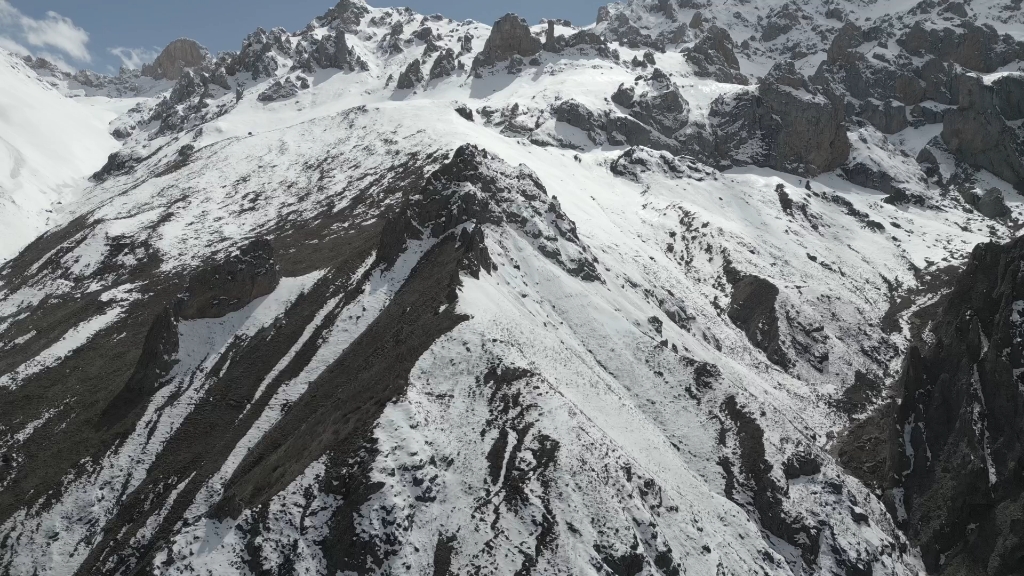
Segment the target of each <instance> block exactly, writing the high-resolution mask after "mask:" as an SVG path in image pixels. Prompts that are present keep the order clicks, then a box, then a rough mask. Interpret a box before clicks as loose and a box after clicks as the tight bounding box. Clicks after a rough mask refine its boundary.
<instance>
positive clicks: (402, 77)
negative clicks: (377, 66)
mask: <svg viewBox="0 0 1024 576" xmlns="http://www.w3.org/2000/svg"><path fill="white" fill-rule="evenodd" d="M422 83H423V69H422V68H421V67H420V61H419V59H418V58H416V59H413V61H412V62H409V65H408V66H406V67H405V70H403V71H402V73H401V74H399V75H398V83H396V84H395V88H397V89H398V90H412V89H413V88H415V87H417V86H419V85H420V84H422Z"/></svg>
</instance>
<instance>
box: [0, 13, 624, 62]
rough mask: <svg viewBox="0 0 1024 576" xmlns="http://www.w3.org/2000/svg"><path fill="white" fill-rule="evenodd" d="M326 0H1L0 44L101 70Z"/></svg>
mask: <svg viewBox="0 0 1024 576" xmlns="http://www.w3.org/2000/svg"><path fill="white" fill-rule="evenodd" d="M607 1H608V0H557V1H554V2H552V1H544V0H399V1H398V2H389V1H387V0H369V2H370V4H371V5H375V6H385V5H404V6H409V7H411V8H413V9H414V10H415V11H417V12H420V13H422V14H433V13H438V12H439V13H441V14H444V15H445V16H447V17H449V18H454V19H456V20H463V19H467V18H472V19H474V20H478V21H480V22H488V23H490V22H493V21H494V20H496V19H497V18H498V17H500V16H501V15H503V14H505V13H506V12H509V11H514V12H516V13H518V14H519V15H520V16H522V17H524V18H526V19H527V20H528V21H529V22H530V23H536V22H537V21H538V20H540V19H541V18H565V19H568V20H572V21H573V23H574V24H590V23H592V22H593V21H594V19H595V17H596V16H597V8H598V6H600V5H601V4H605V3H607ZM333 4H334V2H332V1H331V0H162V1H157V0H0V48H5V49H7V50H11V51H14V52H21V53H31V54H34V55H36V56H43V57H46V58H49V59H51V60H54V61H56V62H58V63H61V64H62V65H65V66H67V67H69V68H76V69H77V68H90V69H93V70H96V71H99V72H109V71H110V70H116V69H117V67H118V66H120V65H121V64H122V62H124V63H126V64H129V65H131V66H133V67H137V66H139V65H140V64H141V63H143V62H148V61H150V60H152V59H153V57H154V56H155V55H156V53H157V52H158V51H159V50H160V49H161V48H163V47H164V46H166V45H167V43H169V42H170V41H171V40H174V39H175V38H179V37H182V36H187V37H189V38H193V39H195V40H197V41H199V42H200V43H201V44H203V45H204V46H206V47H207V48H209V49H210V51H211V52H214V53H216V52H219V51H221V50H237V49H238V47H239V46H240V45H241V42H242V38H244V37H245V35H246V34H248V33H249V32H252V31H253V30H255V29H256V27H258V26H263V27H264V28H272V27H274V26H283V27H285V28H287V29H289V30H298V29H300V28H302V27H303V26H305V25H306V24H307V23H308V22H309V21H310V20H312V19H313V18H314V17H316V16H319V15H320V14H322V13H323V12H325V11H326V10H327V9H328V8H329V7H330V6H332V5H333Z"/></svg>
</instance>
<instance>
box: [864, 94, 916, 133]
mask: <svg viewBox="0 0 1024 576" xmlns="http://www.w3.org/2000/svg"><path fill="white" fill-rule="evenodd" d="M857 115H858V116H860V117H861V118H863V119H865V120H867V121H868V122H869V123H870V124H871V125H872V126H874V127H875V128H878V131H879V132H881V133H883V134H895V133H897V132H899V131H901V130H903V129H905V128H906V127H908V126H910V122H909V121H908V120H907V107H906V106H904V105H903V104H901V103H900V102H897V101H895V100H886V101H885V102H879V101H877V100H873V99H872V100H865V101H864V102H862V103H861V105H860V108H859V109H858V110H857Z"/></svg>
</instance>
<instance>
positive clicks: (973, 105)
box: [942, 74, 1024, 189]
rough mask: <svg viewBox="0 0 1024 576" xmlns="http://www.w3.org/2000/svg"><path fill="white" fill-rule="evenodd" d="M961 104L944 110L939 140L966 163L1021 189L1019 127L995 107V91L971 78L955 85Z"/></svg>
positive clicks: (1022, 166) (966, 76)
mask: <svg viewBox="0 0 1024 576" xmlns="http://www.w3.org/2000/svg"><path fill="white" fill-rule="evenodd" d="M958 86H959V87H958V92H959V95H958V96H959V101H960V105H959V107H958V108H956V109H951V110H947V111H946V113H945V115H944V117H943V121H942V141H943V142H944V143H945V144H946V146H947V147H948V148H949V151H950V152H951V153H952V154H953V155H955V156H956V157H957V158H959V159H961V160H963V161H964V162H966V163H967V164H969V165H971V166H973V167H976V168H984V169H986V170H988V171H990V172H992V173H993V174H995V175H996V176H998V177H1000V178H1002V179H1003V180H1006V181H1007V182H1009V183H1010V184H1011V185H1012V186H1014V187H1015V188H1017V189H1024V161H1022V152H1024V144H1022V142H1021V140H1022V134H1021V129H1020V127H1017V126H1012V125H1010V124H1008V123H1007V121H1006V119H1005V118H1004V117H1003V116H1002V115H1001V114H1000V111H999V110H998V109H997V107H996V104H995V90H994V88H993V87H991V86H987V85H985V84H984V82H983V81H982V80H981V79H980V78H978V77H976V76H974V75H972V74H963V75H961V76H960V77H959V83H958Z"/></svg>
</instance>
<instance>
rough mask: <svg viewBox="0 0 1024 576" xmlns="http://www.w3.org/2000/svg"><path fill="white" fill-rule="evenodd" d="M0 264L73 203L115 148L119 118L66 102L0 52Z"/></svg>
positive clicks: (4, 53)
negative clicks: (0, 237)
mask: <svg viewBox="0 0 1024 576" xmlns="http://www.w3.org/2000/svg"><path fill="white" fill-rule="evenodd" d="M0 85H3V87H4V88H3V91H2V93H0V148H2V150H0V229H2V230H4V241H3V242H2V243H0V261H4V260H7V259H9V258H11V257H12V256H14V255H15V254H17V253H18V252H19V251H20V250H21V249H22V248H23V247H24V246H25V245H26V244H28V243H29V242H31V241H32V239H33V238H35V237H36V236H38V235H39V234H40V233H41V232H43V231H44V230H45V229H46V228H47V226H48V220H49V218H50V214H51V213H52V212H53V210H54V208H55V206H56V205H58V204H61V203H64V202H67V201H69V200H70V199H72V198H74V197H75V196H76V195H77V194H78V193H79V192H80V191H81V190H82V189H83V188H84V187H85V185H86V182H85V178H86V177H88V176H89V175H90V174H92V173H93V172H94V171H95V170H96V168H97V167H98V166H100V165H102V164H103V161H104V159H105V158H106V157H107V155H108V154H110V153H111V152H113V151H114V150H116V149H117V148H118V143H117V142H116V141H115V140H114V139H113V138H112V137H111V136H110V135H109V134H108V133H107V126H106V125H107V122H109V121H111V120H113V119H114V117H115V116H117V114H116V113H112V112H105V111H102V110H98V109H95V108H92V107H87V106H84V105H82V104H80V103H77V102H74V101H72V100H69V99H67V98H65V97H63V96H61V95H60V94H59V93H57V92H56V91H55V90H54V89H52V88H50V87H49V86H48V85H47V84H45V83H43V82H41V81H40V80H39V79H38V78H37V77H36V75H35V74H34V73H33V72H32V71H31V70H30V69H29V68H28V66H26V65H25V64H24V63H23V62H21V60H20V59H19V58H17V57H16V56H14V55H13V54H11V53H9V52H6V51H3V50H0Z"/></svg>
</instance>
